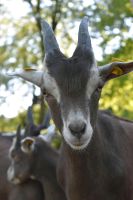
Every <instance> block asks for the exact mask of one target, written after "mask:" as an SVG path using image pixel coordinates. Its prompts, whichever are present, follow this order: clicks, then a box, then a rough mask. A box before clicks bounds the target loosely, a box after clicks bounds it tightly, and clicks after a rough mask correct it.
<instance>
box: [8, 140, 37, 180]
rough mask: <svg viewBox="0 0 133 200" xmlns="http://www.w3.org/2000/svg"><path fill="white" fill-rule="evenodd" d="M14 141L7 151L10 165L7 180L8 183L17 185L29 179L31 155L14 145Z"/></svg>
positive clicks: (31, 162)
mask: <svg viewBox="0 0 133 200" xmlns="http://www.w3.org/2000/svg"><path fill="white" fill-rule="evenodd" d="M15 139H16V138H15ZM15 139H14V142H13V144H12V146H11V148H10V151H9V157H10V160H11V164H10V166H9V168H8V171H7V178H8V180H9V181H10V182H12V183H14V184H19V183H23V182H24V181H26V180H27V179H29V178H30V174H31V167H32V164H33V155H32V154H31V153H25V152H24V151H23V150H22V149H21V146H18V145H16V144H15V143H16V140H15Z"/></svg>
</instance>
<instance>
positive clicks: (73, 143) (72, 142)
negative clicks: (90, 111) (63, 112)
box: [63, 110, 93, 150]
mask: <svg viewBox="0 0 133 200" xmlns="http://www.w3.org/2000/svg"><path fill="white" fill-rule="evenodd" d="M74 121H83V122H85V123H86V130H85V133H84V134H83V135H82V136H81V138H80V140H79V139H78V138H77V137H75V136H73V135H72V133H71V131H70V130H69V124H70V123H71V122H73V123H74ZM63 124H64V127H63V137H64V139H65V141H66V143H67V144H68V145H69V146H70V147H71V148H72V149H74V150H83V149H84V148H85V147H86V146H87V145H88V144H89V142H90V140H91V138H92V133H93V129H92V126H91V124H90V118H89V117H88V119H87V120H86V119H85V118H84V116H83V115H82V112H81V111H80V110H79V111H75V112H74V111H70V113H69V115H68V120H67V121H65V120H63Z"/></svg>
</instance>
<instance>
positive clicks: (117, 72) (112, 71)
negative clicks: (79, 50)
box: [98, 62, 133, 82]
mask: <svg viewBox="0 0 133 200" xmlns="http://www.w3.org/2000/svg"><path fill="white" fill-rule="evenodd" d="M98 69H99V73H100V77H101V78H102V79H103V80H104V81H105V82H106V81H108V80H110V79H113V78H117V77H119V76H122V75H125V74H127V73H129V72H131V71H133V62H114V63H110V64H107V65H105V66H102V67H99V68H98Z"/></svg>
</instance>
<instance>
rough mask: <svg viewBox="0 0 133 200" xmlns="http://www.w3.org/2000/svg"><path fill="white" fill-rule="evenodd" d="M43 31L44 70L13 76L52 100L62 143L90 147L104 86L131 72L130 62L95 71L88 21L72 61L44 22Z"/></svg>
mask: <svg viewBox="0 0 133 200" xmlns="http://www.w3.org/2000/svg"><path fill="white" fill-rule="evenodd" d="M42 31H43V36H44V46H45V59H44V70H43V71H35V70H33V71H23V72H20V73H14V74H13V75H17V76H20V77H22V78H24V79H25V80H28V81H30V82H32V83H34V84H36V85H38V86H39V87H40V88H41V90H42V92H43V93H45V92H46V93H47V97H49V98H51V96H52V97H53V98H54V99H55V101H56V104H57V105H58V108H59V109H58V112H60V115H59V117H60V122H61V124H62V127H61V129H62V130H61V131H62V134H63V137H64V139H65V141H66V142H67V143H68V145H69V146H70V147H71V148H73V149H75V150H82V149H84V148H85V147H86V146H87V145H88V144H89V142H90V140H91V138H92V135H93V132H94V129H95V123H96V113H97V110H98V101H99V98H100V93H101V89H102V87H103V85H104V84H105V82H106V81H108V80H109V79H111V78H115V77H118V76H120V75H124V74H126V73H128V72H130V71H132V70H133V62H130V63H120V62H119V63H117V62H116V63H111V64H108V65H106V66H102V67H100V68H98V67H97V65H96V61H95V58H94V54H93V50H92V46H91V40H90V36H89V33H88V18H87V17H84V18H83V20H82V21H81V24H80V27H79V34H78V45H77V48H76V50H75V51H74V53H73V56H72V57H71V58H66V57H65V56H64V55H63V54H62V53H61V51H60V49H59V46H58V44H57V41H56V38H55V36H54V33H53V31H52V29H51V27H50V26H49V25H48V24H47V22H45V21H44V22H42ZM49 98H47V99H48V101H49ZM55 121H56V120H55Z"/></svg>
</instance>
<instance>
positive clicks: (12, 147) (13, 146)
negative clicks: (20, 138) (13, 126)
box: [9, 137, 17, 157]
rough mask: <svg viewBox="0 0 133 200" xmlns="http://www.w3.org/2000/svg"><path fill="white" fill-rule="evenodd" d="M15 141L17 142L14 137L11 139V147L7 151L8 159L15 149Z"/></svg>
mask: <svg viewBox="0 0 133 200" xmlns="http://www.w3.org/2000/svg"><path fill="white" fill-rule="evenodd" d="M16 141H17V139H16V137H15V138H13V141H12V145H11V147H10V149H9V157H11V152H12V151H13V149H15V145H16Z"/></svg>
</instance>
